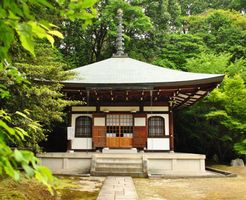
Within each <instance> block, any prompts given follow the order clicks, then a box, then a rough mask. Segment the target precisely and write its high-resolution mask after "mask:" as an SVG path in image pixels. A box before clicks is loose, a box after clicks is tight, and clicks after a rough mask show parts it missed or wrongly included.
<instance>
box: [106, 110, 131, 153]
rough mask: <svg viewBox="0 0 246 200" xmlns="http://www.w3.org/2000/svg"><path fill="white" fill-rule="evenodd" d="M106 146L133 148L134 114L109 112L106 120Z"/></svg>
mask: <svg viewBox="0 0 246 200" xmlns="http://www.w3.org/2000/svg"><path fill="white" fill-rule="evenodd" d="M106 125H107V134H106V146H107V147H109V148H131V147H132V134H133V116H132V114H109V115H107V120H106Z"/></svg>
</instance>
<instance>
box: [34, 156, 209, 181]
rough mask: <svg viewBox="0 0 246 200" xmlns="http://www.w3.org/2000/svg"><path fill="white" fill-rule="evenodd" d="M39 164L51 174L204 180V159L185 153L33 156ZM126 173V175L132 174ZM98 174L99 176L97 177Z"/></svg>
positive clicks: (205, 174) (203, 157)
mask: <svg viewBox="0 0 246 200" xmlns="http://www.w3.org/2000/svg"><path fill="white" fill-rule="evenodd" d="M37 156H38V157H39V158H40V160H41V162H42V164H43V165H45V166H47V167H49V168H50V169H51V170H52V171H53V173H54V174H68V175H83V174H91V175H93V174H94V175H100V172H101V175H102V176H109V175H112V176H118V175H120V176H133V177H136V176H135V175H140V176H143V175H144V176H153V175H161V176H162V177H165V176H166V177H171V176H175V177H178V176H180V177H189V176H192V177H194V176H207V175H209V174H208V173H207V172H206V170H205V155H201V154H187V153H157V152H140V153H98V152H71V153H42V154H38V155H37ZM134 170H135V172H136V173H135V175H134V173H129V172H134ZM98 172H99V173H98Z"/></svg>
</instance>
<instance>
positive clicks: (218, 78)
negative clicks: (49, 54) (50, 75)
mask: <svg viewBox="0 0 246 200" xmlns="http://www.w3.org/2000/svg"><path fill="white" fill-rule="evenodd" d="M224 76H225V75H223V74H219V75H217V76H214V77H211V78H204V79H196V80H186V81H175V82H150V83H146V82H145V83H83V82H75V81H63V82H61V83H62V84H63V85H64V87H65V88H98V89H99V88H116V89H125V88H126V89H129V88H132V89H134V88H147V89H150V88H155V87H163V88H168V87H183V86H187V85H189V86H192V85H194V86H195V85H203V84H219V83H221V82H222V80H223V78H224Z"/></svg>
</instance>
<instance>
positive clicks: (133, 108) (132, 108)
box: [100, 106, 139, 112]
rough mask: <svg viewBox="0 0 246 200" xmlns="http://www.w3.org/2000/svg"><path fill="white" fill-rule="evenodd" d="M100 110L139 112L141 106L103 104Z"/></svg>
mask: <svg viewBox="0 0 246 200" xmlns="http://www.w3.org/2000/svg"><path fill="white" fill-rule="evenodd" d="M100 111H103V112H104V111H124V112H127V111H128V112H137V111H139V106H101V107H100Z"/></svg>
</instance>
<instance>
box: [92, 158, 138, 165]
mask: <svg viewBox="0 0 246 200" xmlns="http://www.w3.org/2000/svg"><path fill="white" fill-rule="evenodd" d="M95 161H96V163H109V164H111V163H131V164H134V163H142V160H140V159H108V158H107V159H96V160H95Z"/></svg>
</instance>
